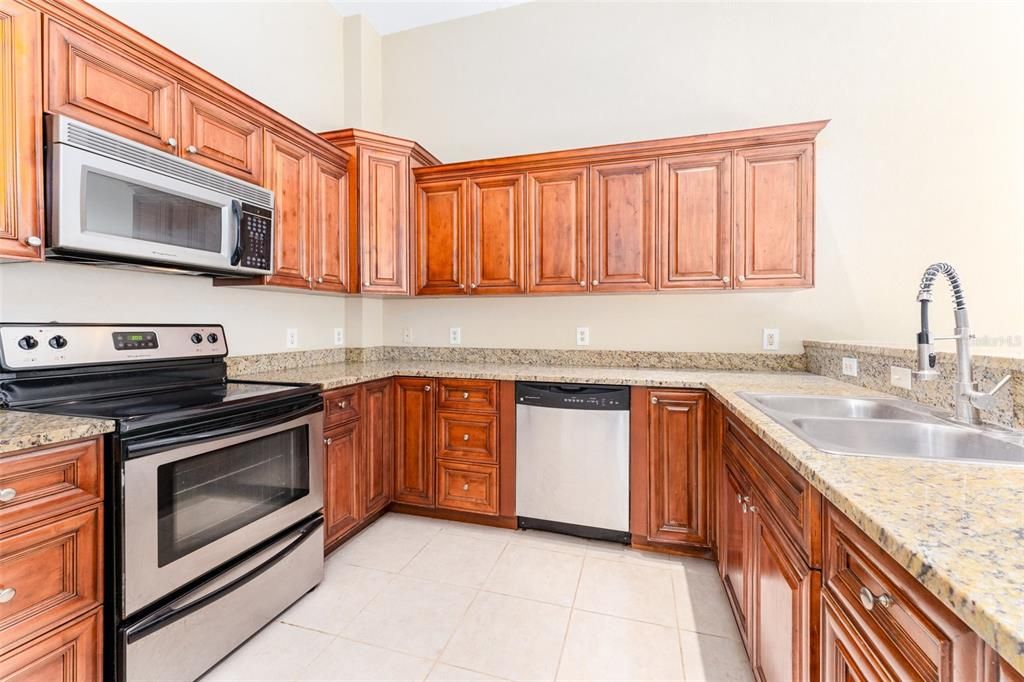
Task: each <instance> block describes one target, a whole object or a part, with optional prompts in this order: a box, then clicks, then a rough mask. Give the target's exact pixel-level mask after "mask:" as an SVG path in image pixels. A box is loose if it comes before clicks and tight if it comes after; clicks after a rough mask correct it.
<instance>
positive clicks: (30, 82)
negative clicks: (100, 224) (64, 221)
mask: <svg viewBox="0 0 1024 682" xmlns="http://www.w3.org/2000/svg"><path fill="white" fill-rule="evenodd" d="M41 25H42V17H41V15H40V14H39V12H38V11H36V10H34V9H32V8H30V7H28V6H26V5H23V4H21V3H20V2H16V1H15V0H0V79H2V81H0V261H3V260H8V259H11V260H40V259H42V257H43V246H42V245H43V232H44V230H43V138H42V136H43V121H42V70H41V57H40V50H39V33H40V31H41V30H42V29H41Z"/></svg>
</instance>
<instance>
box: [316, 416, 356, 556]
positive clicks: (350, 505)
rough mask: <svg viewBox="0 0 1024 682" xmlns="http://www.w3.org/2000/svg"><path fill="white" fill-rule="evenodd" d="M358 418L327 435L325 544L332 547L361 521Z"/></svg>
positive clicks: (325, 447)
mask: <svg viewBox="0 0 1024 682" xmlns="http://www.w3.org/2000/svg"><path fill="white" fill-rule="evenodd" d="M360 424H361V422H360V421H359V420H358V419H357V420H355V421H351V422H349V423H347V424H344V425H342V426H340V427H337V428H335V429H332V430H331V431H328V432H327V433H326V434H325V435H324V544H325V545H327V546H330V545H332V544H334V543H335V542H337V541H338V540H339V539H340V538H342V537H343V536H344V535H345V534H346V533H348V532H349V531H351V530H352V529H353V528H355V527H356V526H357V525H359V522H360V520H361V517H360V509H359V489H360V484H359V458H360V456H361V454H362V450H363V443H362V435H363V434H362V429H361V428H360Z"/></svg>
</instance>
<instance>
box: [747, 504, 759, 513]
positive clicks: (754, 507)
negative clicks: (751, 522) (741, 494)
mask: <svg viewBox="0 0 1024 682" xmlns="http://www.w3.org/2000/svg"><path fill="white" fill-rule="evenodd" d="M747 509H749V510H750V513H751V514H756V513H757V507H756V506H754V505H750V506H749V507H747Z"/></svg>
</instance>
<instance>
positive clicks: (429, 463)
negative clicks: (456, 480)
mask: <svg viewBox="0 0 1024 682" xmlns="http://www.w3.org/2000/svg"><path fill="white" fill-rule="evenodd" d="M434 388H435V382H434V380H433V379H419V378H414V377H398V378H396V379H395V482H394V493H393V498H394V500H395V502H402V503H405V504H412V505H419V506H426V507H433V506H434V394H435V390H434Z"/></svg>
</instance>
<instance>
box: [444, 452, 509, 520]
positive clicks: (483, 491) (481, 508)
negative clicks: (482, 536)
mask: <svg viewBox="0 0 1024 682" xmlns="http://www.w3.org/2000/svg"><path fill="white" fill-rule="evenodd" d="M437 506H438V507H440V508H442V509H457V510H460V511H468V512H477V513H479V514H497V513H498V467H496V466H489V465H483V464H468V463H464V462H450V461H441V460H439V461H438V462H437Z"/></svg>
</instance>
